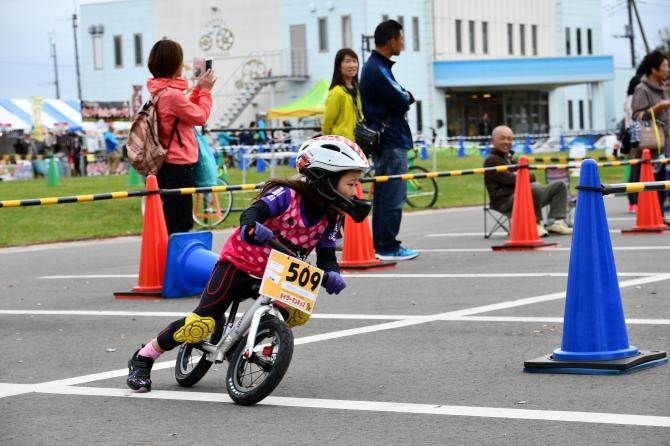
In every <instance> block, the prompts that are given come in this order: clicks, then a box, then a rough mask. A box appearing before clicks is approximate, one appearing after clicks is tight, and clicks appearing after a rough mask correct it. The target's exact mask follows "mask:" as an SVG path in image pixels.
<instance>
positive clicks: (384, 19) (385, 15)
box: [382, 14, 389, 22]
mask: <svg viewBox="0 0 670 446" xmlns="http://www.w3.org/2000/svg"><path fill="white" fill-rule="evenodd" d="M388 19H389V15H388V14H383V15H382V22H385V21H387V20H388Z"/></svg>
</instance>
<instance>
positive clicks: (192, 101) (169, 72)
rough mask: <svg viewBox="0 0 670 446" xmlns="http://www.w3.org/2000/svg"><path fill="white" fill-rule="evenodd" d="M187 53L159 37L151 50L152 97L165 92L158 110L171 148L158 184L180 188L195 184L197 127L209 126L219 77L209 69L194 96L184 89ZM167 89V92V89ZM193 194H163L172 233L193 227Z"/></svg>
mask: <svg viewBox="0 0 670 446" xmlns="http://www.w3.org/2000/svg"><path fill="white" fill-rule="evenodd" d="M183 65H184V53H183V51H182V49H181V45H179V44H178V43H177V42H174V41H172V40H167V39H165V40H159V41H158V42H156V44H155V45H154V46H153V48H151V53H149V71H150V72H151V74H152V75H153V76H154V77H153V78H152V79H149V80H148V81H147V88H148V89H149V93H151V95H152V96H155V95H156V94H158V93H159V92H161V91H162V94H161V96H160V99H159V101H158V105H157V106H156V109H157V111H158V138H159V139H160V142H161V145H162V146H163V147H166V148H167V149H168V152H167V158H166V159H165V162H164V163H163V166H162V167H161V170H160V171H159V172H158V175H157V179H158V187H160V188H161V189H177V188H183V187H193V186H194V180H193V166H194V164H195V163H196V162H198V143H197V142H196V139H195V134H194V133H193V126H201V125H205V123H206V122H207V119H208V118H209V112H210V110H211V109H212V95H211V92H210V91H211V89H212V86H213V85H214V82H216V77H215V76H214V73H213V72H212V71H211V70H208V71H207V72H206V73H205V74H203V75H202V76H201V77H200V78H199V79H198V81H197V84H196V86H195V87H194V88H193V91H192V92H191V95H190V96H189V97H187V96H186V95H185V94H184V91H185V90H186V89H187V88H188V82H187V81H186V80H184V79H182V78H181V72H182V67H183ZM163 90H164V91H163ZM192 211H193V198H192V195H177V196H168V197H163V213H164V214H165V223H166V225H167V230H168V234H172V233H173V232H187V231H189V230H190V229H191V228H193V220H192V217H191V214H192Z"/></svg>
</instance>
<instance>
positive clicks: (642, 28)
mask: <svg viewBox="0 0 670 446" xmlns="http://www.w3.org/2000/svg"><path fill="white" fill-rule="evenodd" d="M630 2H631V3H632V4H633V11H635V18H636V19H637V26H639V27H640V34H642V40H643V41H644V49H645V50H646V51H647V53H649V42H647V34H646V33H645V32H644V27H643V26H642V20H640V13H639V12H638V10H637V4H636V3H635V0H630Z"/></svg>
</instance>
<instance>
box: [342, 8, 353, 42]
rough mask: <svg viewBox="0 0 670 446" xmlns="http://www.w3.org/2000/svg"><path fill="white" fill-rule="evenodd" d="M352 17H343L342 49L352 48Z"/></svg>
mask: <svg viewBox="0 0 670 446" xmlns="http://www.w3.org/2000/svg"><path fill="white" fill-rule="evenodd" d="M351 46H352V39H351V16H350V15H343V16H342V48H351Z"/></svg>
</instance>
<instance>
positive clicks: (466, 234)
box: [424, 229, 621, 237]
mask: <svg viewBox="0 0 670 446" xmlns="http://www.w3.org/2000/svg"><path fill="white" fill-rule="evenodd" d="M483 234H484V231H483V230H482V231H479V232H445V233H438V234H425V235H424V237H475V236H476V237H482V235H483ZM610 234H621V229H610ZM491 235H492V236H495V235H500V236H507V233H506V232H494V233H493V234H491Z"/></svg>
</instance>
